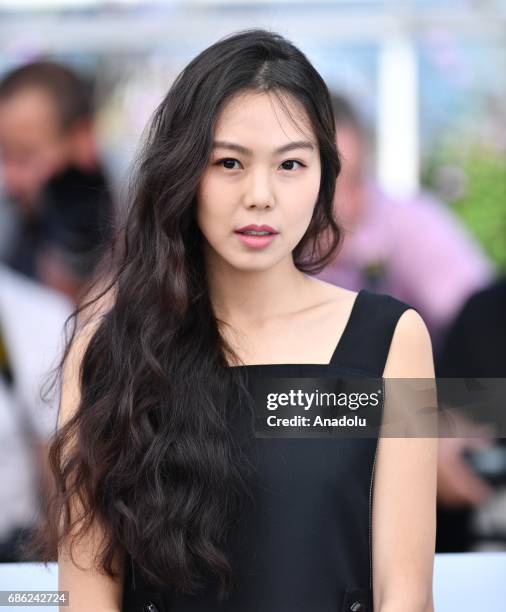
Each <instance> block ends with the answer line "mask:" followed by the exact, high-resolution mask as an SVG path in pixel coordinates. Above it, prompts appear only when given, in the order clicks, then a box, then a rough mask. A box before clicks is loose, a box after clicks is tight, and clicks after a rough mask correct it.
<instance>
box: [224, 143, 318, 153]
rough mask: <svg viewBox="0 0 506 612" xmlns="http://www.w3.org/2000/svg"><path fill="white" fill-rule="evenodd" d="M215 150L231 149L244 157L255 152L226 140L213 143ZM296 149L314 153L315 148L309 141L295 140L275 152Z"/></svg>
mask: <svg viewBox="0 0 506 612" xmlns="http://www.w3.org/2000/svg"><path fill="white" fill-rule="evenodd" d="M213 149H230V150H232V151H237V152H238V153H242V154H243V155H253V151H252V150H251V149H247V148H246V147H243V146H242V145H239V144H235V143H234V142H227V141H225V140H216V141H215V142H214V143H213ZM294 149H308V150H310V151H312V150H313V149H314V146H313V144H312V143H311V142H309V140H295V141H293V142H289V143H288V144H286V145H283V146H282V147H279V148H278V149H276V150H275V151H274V153H275V154H278V153H286V152H287V151H293V150H294Z"/></svg>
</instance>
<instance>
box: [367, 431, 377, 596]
mask: <svg viewBox="0 0 506 612" xmlns="http://www.w3.org/2000/svg"><path fill="white" fill-rule="evenodd" d="M378 444H379V439H378V440H377V441H376V449H375V451H374V460H373V464H372V470H371V484H370V486H369V588H370V589H372V486H373V481H374V468H375V467H376V455H377V454H378Z"/></svg>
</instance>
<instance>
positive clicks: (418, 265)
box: [319, 94, 494, 348]
mask: <svg viewBox="0 0 506 612" xmlns="http://www.w3.org/2000/svg"><path fill="white" fill-rule="evenodd" d="M332 103H333V109H334V116H335V119H336V129H337V135H336V138H337V144H338V148H339V151H340V154H341V157H342V164H343V167H342V173H341V175H340V177H339V180H338V181H337V186H336V198H335V208H336V215H337V220H338V221H339V222H340V223H341V226H342V227H343V229H344V240H343V244H342V248H341V251H340V252H339V254H338V256H337V257H336V258H335V260H334V262H333V263H331V264H330V265H328V266H327V267H326V268H325V269H324V270H323V271H322V272H321V273H320V275H319V278H321V279H322V280H326V281H328V282H331V283H334V284H337V285H341V286H343V287H346V288H347V289H352V290H355V291H357V290H359V289H361V288H369V289H372V290H375V291H379V292H384V293H389V294H391V295H393V296H394V297H396V298H398V299H401V300H405V301H407V302H408V303H411V304H413V306H414V307H416V308H418V309H419V311H420V313H421V314H422V316H423V317H424V319H425V321H426V322H427V326H428V328H429V331H430V332H431V337H432V341H433V344H434V346H435V348H437V346H438V343H439V342H440V340H441V337H442V335H443V334H444V332H445V330H446V329H447V327H448V326H449V324H450V323H451V322H452V320H453V319H454V317H455V316H456V314H457V311H458V309H459V308H460V307H461V306H462V304H463V303H464V301H465V300H466V299H467V297H469V296H470V295H471V294H472V293H473V291H475V290H477V289H479V288H481V287H483V286H485V285H486V284H487V283H488V282H489V281H490V280H491V278H492V277H493V276H494V269H493V266H492V264H491V263H490V262H489V260H488V259H487V257H486V256H485V255H484V253H483V252H482V250H481V249H480V248H479V246H478V245H477V244H476V242H475V241H474V240H473V238H472V237H471V235H470V234H469V232H467V231H466V229H465V228H464V227H463V226H462V225H461V223H459V221H458V220H457V217H456V216H455V215H454V214H452V213H451V212H450V211H449V210H448V209H447V208H445V206H443V205H442V204H441V203H439V202H438V201H436V200H435V199H434V198H433V197H431V196H430V195H428V194H425V193H421V194H418V195H416V196H414V197H412V198H410V199H409V200H402V201H399V200H397V199H394V198H392V197H390V196H388V195H387V194H385V193H384V192H383V191H382V190H381V188H380V187H379V186H378V185H377V184H376V183H375V181H374V180H373V178H372V176H371V174H370V173H369V172H368V168H367V161H368V158H369V148H370V147H369V139H368V135H367V133H366V129H365V127H364V125H363V123H362V121H361V119H360V118H359V116H358V113H357V112H356V111H355V109H354V108H353V106H352V105H351V104H350V102H348V100H346V99H345V98H344V97H342V96H340V95H337V94H334V95H333V96H332Z"/></svg>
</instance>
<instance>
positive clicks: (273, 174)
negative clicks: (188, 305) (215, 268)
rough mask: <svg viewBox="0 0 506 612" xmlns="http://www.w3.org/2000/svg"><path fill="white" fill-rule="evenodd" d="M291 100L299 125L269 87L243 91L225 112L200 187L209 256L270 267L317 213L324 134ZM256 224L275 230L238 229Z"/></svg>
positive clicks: (216, 260) (199, 206)
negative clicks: (256, 232) (263, 233)
mask: <svg viewBox="0 0 506 612" xmlns="http://www.w3.org/2000/svg"><path fill="white" fill-rule="evenodd" d="M285 103H286V104H287V105H288V108H289V111H290V114H291V115H292V117H293V120H294V121H295V122H296V125H294V121H293V120H291V119H290V117H288V116H287V114H286V111H285V110H284V109H283V107H282V106H281V104H280V103H279V101H278V100H277V98H276V96H275V95H273V94H269V93H252V92H248V93H243V94H240V95H237V96H235V97H234V98H232V99H231V100H230V102H229V103H228V104H227V105H226V106H225V107H224V108H223V110H222V112H221V113H220V115H219V116H218V119H217V124H216V127H215V133H214V148H213V151H212V153H211V157H210V160H209V163H208V166H207V168H206V170H205V171H204V174H203V176H202V180H201V182H200V185H199V189H198V193H197V223H198V225H199V227H200V230H201V231H202V234H203V235H204V238H205V241H204V243H205V247H204V248H205V256H206V260H207V261H208V263H211V264H212V263H223V261H225V262H226V263H228V264H229V265H231V266H233V267H234V268H237V269H243V270H264V269H267V268H270V267H272V266H273V265H275V264H277V263H278V262H280V261H281V260H283V259H284V258H286V257H288V256H290V257H291V252H292V251H293V249H294V248H295V247H296V246H297V244H298V243H299V241H300V240H301V238H302V237H303V235H304V233H305V231H306V229H307V227H308V225H309V223H310V221H311V217H312V214H313V210H314V206H315V204H316V200H317V197H318V192H319V189H320V178H321V166H320V152H319V147H318V142H317V140H316V136H315V135H314V133H313V129H312V127H311V124H310V122H309V119H308V117H307V115H306V113H305V110H304V108H303V107H302V105H301V104H300V103H299V102H298V101H296V100H293V99H292V98H285ZM249 225H256V226H262V225H266V226H268V231H270V232H271V231H272V232H275V233H274V234H271V235H269V236H266V237H256V236H251V235H250V236H248V235H245V234H242V233H239V232H238V230H240V229H241V228H244V227H245V226H249ZM243 231H244V230H243ZM220 260H221V262H220Z"/></svg>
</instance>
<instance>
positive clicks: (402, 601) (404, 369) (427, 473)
mask: <svg viewBox="0 0 506 612" xmlns="http://www.w3.org/2000/svg"><path fill="white" fill-rule="evenodd" d="M383 376H384V378H385V379H390V378H425V379H434V378H435V373H434V363H433V355H432V345H431V340H430V336H429V333H428V331H427V328H426V326H425V323H424V322H423V319H422V318H421V317H420V315H419V314H418V313H417V312H416V311H415V310H413V309H409V310H407V311H406V312H404V313H403V315H402V316H401V317H400V318H399V321H398V323H397V326H396V329H395V332H394V335H393V338H392V343H391V346H390V352H389V355H388V359H387V363H386V366H385V371H384V373H383ZM434 382H435V381H434ZM386 383H387V389H388V385H389V384H390V385H394V383H393V382H392V381H386ZM434 388H435V387H434ZM393 389H397V387H393ZM388 397H389V394H388V392H386V393H385V398H386V401H385V411H386V412H388V407H387V404H388ZM434 397H436V396H435V395H434ZM401 404H402V402H401V403H400V404H399V407H400V408H401V410H406V411H410V410H411V409H413V411H414V410H415V402H413V403H411V401H410V402H408V403H407V404H406V405H401ZM426 435H429V434H426ZM437 449H438V439H437V436H436V435H434V436H433V437H416V436H413V437H380V439H379V440H378V452H377V458H376V465H375V476H374V497H373V515H372V542H373V593H374V610H375V612H433V610H434V604H433V599H432V574H433V564H434V551H435V540H436V484H437Z"/></svg>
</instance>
